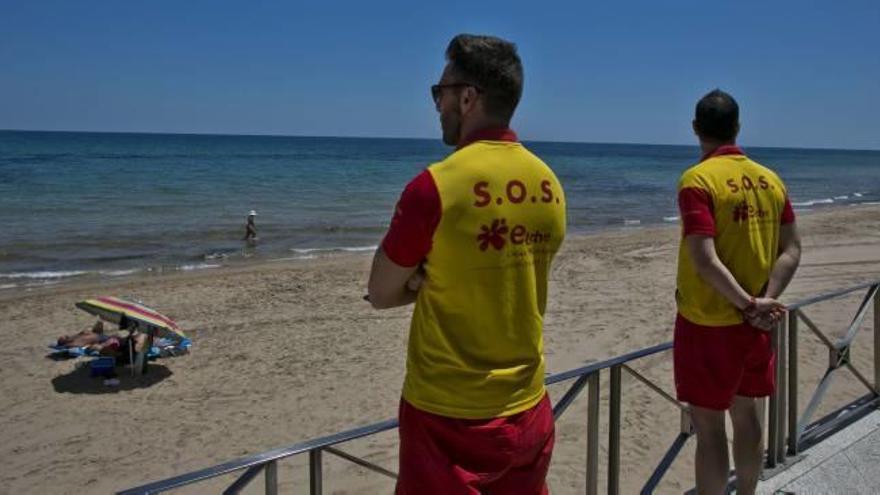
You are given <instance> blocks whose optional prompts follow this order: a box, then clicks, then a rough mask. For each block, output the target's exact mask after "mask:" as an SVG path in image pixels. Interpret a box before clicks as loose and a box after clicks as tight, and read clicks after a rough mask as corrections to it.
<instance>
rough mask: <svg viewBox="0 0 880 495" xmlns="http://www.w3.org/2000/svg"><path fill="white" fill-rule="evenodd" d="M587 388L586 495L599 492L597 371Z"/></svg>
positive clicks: (594, 494)
mask: <svg viewBox="0 0 880 495" xmlns="http://www.w3.org/2000/svg"><path fill="white" fill-rule="evenodd" d="M587 386H588V387H589V388H588V390H587V480H586V481H587V483H586V487H587V495H598V493H599V372H598V371H595V372H593V373H592V374H591V375H590V380H589V384H588V385H587Z"/></svg>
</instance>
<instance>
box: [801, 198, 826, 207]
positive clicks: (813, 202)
mask: <svg viewBox="0 0 880 495" xmlns="http://www.w3.org/2000/svg"><path fill="white" fill-rule="evenodd" d="M832 203H834V200H833V199H831V198H823V199H811V200H810V201H804V202H801V203H792V204H791V206H816V205H830V204H832Z"/></svg>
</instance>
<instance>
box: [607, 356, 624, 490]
mask: <svg viewBox="0 0 880 495" xmlns="http://www.w3.org/2000/svg"><path fill="white" fill-rule="evenodd" d="M620 375H621V369H620V365H619V364H618V365H616V366H612V367H611V380H610V382H611V384H610V388H611V390H610V399H609V401H608V409H609V415H608V494H609V495H618V493H620V392H621V391H620Z"/></svg>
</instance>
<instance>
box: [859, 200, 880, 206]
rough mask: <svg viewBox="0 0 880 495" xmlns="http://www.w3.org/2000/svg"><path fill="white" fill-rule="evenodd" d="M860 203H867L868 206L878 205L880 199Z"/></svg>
mask: <svg viewBox="0 0 880 495" xmlns="http://www.w3.org/2000/svg"><path fill="white" fill-rule="evenodd" d="M859 204H861V205H866V206H877V205H880V201H865V202H864V203H859Z"/></svg>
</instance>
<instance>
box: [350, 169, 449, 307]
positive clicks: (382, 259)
mask: <svg viewBox="0 0 880 495" xmlns="http://www.w3.org/2000/svg"><path fill="white" fill-rule="evenodd" d="M439 222H440V195H439V193H438V192H437V186H436V184H435V183H434V179H433V177H432V176H431V174H430V173H429V172H428V171H427V170H425V171H423V172H422V173H420V174H419V175H417V176H416V178H415V179H413V180H412V181H410V183H409V184H407V186H406V188H405V189H404V190H403V193H402V194H401V195H400V201H398V202H397V206H396V207H395V208H394V216H393V218H392V219H391V225H390V227H389V228H388V232H387V233H386V234H385V238H384V239H383V240H382V244H381V246H380V247H379V249H377V250H376V255H375V256H374V257H373V267H372V268H371V269H370V280H369V282H368V283H367V292H368V296H367V300H369V301H370V303H371V304H372V305H373V307H374V308H376V309H384V308H393V307H395V306H403V305H405V304H410V303H412V302H414V301H415V300H416V294H417V292H418V289H419V287H420V286H421V284H422V282H423V280H424V272H423V271H422V270H420V267H421V266H422V262H423V261H424V260H425V257H426V256H427V255H428V252H430V250H431V244H432V239H433V236H434V231H435V230H436V229H437V224H438V223H439Z"/></svg>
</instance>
